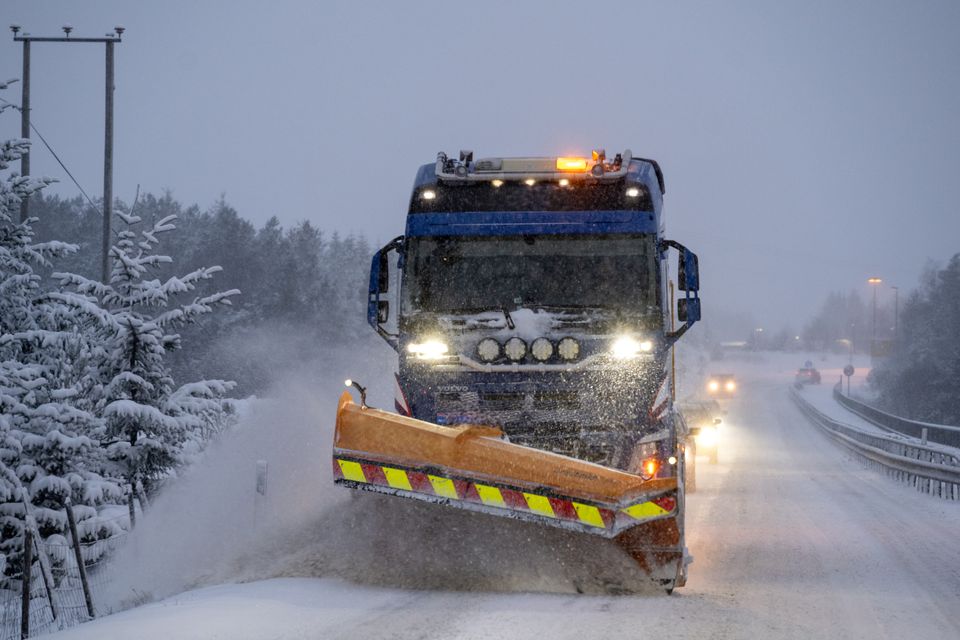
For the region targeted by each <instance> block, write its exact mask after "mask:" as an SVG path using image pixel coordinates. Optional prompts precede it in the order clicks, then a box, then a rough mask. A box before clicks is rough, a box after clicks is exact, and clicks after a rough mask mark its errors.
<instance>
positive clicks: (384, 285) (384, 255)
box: [376, 247, 390, 293]
mask: <svg viewBox="0 0 960 640" xmlns="http://www.w3.org/2000/svg"><path fill="white" fill-rule="evenodd" d="M384 249H386V247H384ZM376 257H377V293H387V292H388V291H390V251H389V250H386V251H384V250H383V249H381V250H380V251H378V252H377V256H376Z"/></svg>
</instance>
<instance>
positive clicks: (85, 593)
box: [63, 498, 97, 618]
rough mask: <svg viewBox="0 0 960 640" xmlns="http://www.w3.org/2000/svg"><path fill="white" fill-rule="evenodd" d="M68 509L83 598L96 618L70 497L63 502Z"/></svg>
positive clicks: (89, 612) (68, 520) (91, 615)
mask: <svg viewBox="0 0 960 640" xmlns="http://www.w3.org/2000/svg"><path fill="white" fill-rule="evenodd" d="M63 506H64V508H65V509H66V511H67V523H68V524H69V525H70V537H71V538H73V553H74V554H75V555H76V557H77V570H78V571H79V572H80V586H82V587H83V599H84V600H86V602H87V613H88V614H90V617H91V618H96V617H97V614H96V613H94V610H93V597H92V596H91V595H90V584H89V583H88V582H87V567H86V565H85V564H84V562H83V553H82V552H81V549H80V536H79V535H77V520H76V518H74V517H73V506H72V505H71V500H70V498H67V499H66V500H65V501H64V503H63Z"/></svg>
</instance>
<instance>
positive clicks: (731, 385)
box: [725, 380, 737, 391]
mask: <svg viewBox="0 0 960 640" xmlns="http://www.w3.org/2000/svg"><path fill="white" fill-rule="evenodd" d="M725 388H726V390H727V391H734V390H736V388H737V383H736V382H734V381H733V380H727V384H726V385H725Z"/></svg>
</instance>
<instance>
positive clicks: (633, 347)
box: [610, 336, 653, 360]
mask: <svg viewBox="0 0 960 640" xmlns="http://www.w3.org/2000/svg"><path fill="white" fill-rule="evenodd" d="M651 350H653V343H652V342H651V341H649V340H637V339H636V338H633V337H631V336H620V337H619V338H617V339H616V340H614V341H613V344H612V345H611V346H610V354H611V355H612V356H613V357H614V358H617V359H619V360H626V359H628V358H635V357H637V356H638V355H640V354H641V353H649V352H650V351H651Z"/></svg>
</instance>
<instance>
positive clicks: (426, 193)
mask: <svg viewBox="0 0 960 640" xmlns="http://www.w3.org/2000/svg"><path fill="white" fill-rule="evenodd" d="M420 197H421V198H423V199H424V200H433V199H434V198H436V197H437V192H436V191H433V190H431V189H427V190H426V191H424V192H423V193H421V194H420Z"/></svg>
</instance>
